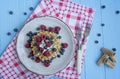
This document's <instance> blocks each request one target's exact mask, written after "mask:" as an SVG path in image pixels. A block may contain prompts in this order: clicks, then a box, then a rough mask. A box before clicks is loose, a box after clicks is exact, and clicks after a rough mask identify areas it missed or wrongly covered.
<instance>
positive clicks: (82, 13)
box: [0, 0, 93, 79]
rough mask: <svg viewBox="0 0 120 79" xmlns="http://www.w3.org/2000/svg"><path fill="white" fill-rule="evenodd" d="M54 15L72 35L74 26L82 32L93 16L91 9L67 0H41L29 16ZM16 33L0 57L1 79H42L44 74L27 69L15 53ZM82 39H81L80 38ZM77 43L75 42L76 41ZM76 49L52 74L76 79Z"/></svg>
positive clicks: (74, 29) (65, 78)
mask: <svg viewBox="0 0 120 79" xmlns="http://www.w3.org/2000/svg"><path fill="white" fill-rule="evenodd" d="M46 15H47V16H54V17H56V18H59V19H61V20H63V21H64V22H65V23H66V24H67V25H68V26H69V27H70V28H71V30H72V32H73V34H74V37H75V36H76V35H75V34H76V29H77V28H76V26H77V25H79V27H80V30H81V31H82V34H84V29H85V25H86V23H89V24H91V23H92V18H93V9H92V8H88V7H86V6H82V5H80V4H76V3H74V2H70V1H69V0H42V1H41V2H40V4H38V6H37V8H36V9H35V10H34V12H33V13H32V15H31V16H30V18H29V19H28V21H29V20H30V19H33V18H35V17H39V16H46ZM16 39H17V35H16V36H15V37H14V39H13V40H12V41H11V43H10V44H9V46H8V47H7V49H6V50H5V52H4V53H3V55H2V56H1V58H0V77H2V78H3V79H13V78H14V79H33V78H34V79H43V78H44V76H41V75H38V74H35V73H33V72H31V71H29V70H27V69H26V68H25V67H24V66H23V65H22V64H21V62H20V60H19V58H18V56H17V53H16ZM81 41H82V39H81ZM76 44H77V43H76ZM84 55H85V51H84V52H83V53H82V57H81V61H82V63H81V67H82V65H83V62H84ZM75 60H76V51H75V56H74V58H73V59H72V61H71V63H70V64H69V65H68V66H67V67H66V68H65V69H64V70H62V71H60V72H58V73H56V74H54V76H56V77H59V78H63V79H78V78H80V75H81V74H77V71H76V66H75Z"/></svg>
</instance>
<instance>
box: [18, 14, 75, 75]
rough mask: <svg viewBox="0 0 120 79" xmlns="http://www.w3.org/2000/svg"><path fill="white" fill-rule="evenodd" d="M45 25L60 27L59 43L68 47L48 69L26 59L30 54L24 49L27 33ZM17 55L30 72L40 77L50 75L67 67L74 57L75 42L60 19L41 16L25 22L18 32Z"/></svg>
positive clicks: (68, 29)
mask: <svg viewBox="0 0 120 79" xmlns="http://www.w3.org/2000/svg"><path fill="white" fill-rule="evenodd" d="M42 24H44V25H46V26H47V27H55V26H60V27H61V30H60V33H59V34H60V36H62V39H61V42H67V43H68V47H67V48H66V49H65V52H64V55H62V56H61V57H60V58H56V59H54V60H53V61H52V63H51V65H50V66H49V67H45V66H44V65H43V63H36V62H35V61H33V60H31V59H30V58H28V54H29V52H30V50H29V49H27V48H25V44H26V43H27V39H28V37H27V36H26V34H27V33H28V32H29V31H33V32H35V31H36V28H37V27H39V26H40V25H42ZM16 49H17V54H18V57H19V59H20V61H21V63H22V64H23V65H24V66H25V67H26V68H27V69H28V70H30V71H32V72H34V73H37V74H41V75H52V74H55V73H57V72H59V71H61V70H63V69H65V68H66V67H67V65H68V64H69V63H70V61H71V60H72V58H73V56H74V51H75V42H74V37H73V33H72V31H71V30H70V28H69V27H68V26H67V24H65V23H64V22H63V21H61V20H60V19H57V18H55V17H51V16H41V17H38V18H35V19H32V20H31V21H29V22H27V23H26V24H25V25H24V27H23V28H22V29H21V31H20V32H19V35H18V38H17V44H16Z"/></svg>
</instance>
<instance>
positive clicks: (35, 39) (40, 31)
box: [25, 25, 68, 67]
mask: <svg viewBox="0 0 120 79" xmlns="http://www.w3.org/2000/svg"><path fill="white" fill-rule="evenodd" d="M36 30H37V31H36V32H32V31H30V32H29V33H27V36H28V37H29V39H28V40H27V43H26V44H25V47H26V48H28V49H29V50H31V52H30V53H29V56H28V57H29V58H31V59H32V60H34V61H35V62H37V63H39V62H42V63H43V64H44V66H45V67H49V66H50V63H51V62H52V60H53V59H55V58H56V57H58V58H60V56H61V55H63V54H64V52H65V49H66V48H67V47H68V43H61V41H60V40H61V39H62V36H60V35H59V32H60V30H61V28H60V27H59V26H56V27H54V28H53V27H48V28H47V27H46V26H45V25H40V27H38V28H36Z"/></svg>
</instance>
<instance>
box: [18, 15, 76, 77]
mask: <svg viewBox="0 0 120 79" xmlns="http://www.w3.org/2000/svg"><path fill="white" fill-rule="evenodd" d="M41 17H50V18H55V19H57V20H59V21H61V22H62V23H64V24H65V25H66V26H67V27H68V29H69V31H70V32H71V35H72V37H73V38H72V39H73V40H72V41H73V47H74V48H73V51H74V52H73V54H72V57H71V59H70V61H69V62H68V63H67V64H66V65H65V67H63V68H62V69H61V70H59V71H57V72H54V73H52V74H47V75H45V74H40V73H37V72H34V71H32V70H30V69H29V68H28V67H26V66H25V65H24V63H23V62H22V61H21V59H20V57H19V55H18V50H17V49H18V47H17V46H18V45H17V44H18V37H19V34H20V32H21V30H22V29H23V28H24V27H25V25H26V24H27V23H29V22H30V21H32V20H34V19H37V18H41ZM16 53H17V57H18V59H19V61H20V63H21V64H22V65H23V66H24V67H25V68H26V69H28V70H29V71H30V72H33V73H35V74H38V75H41V76H50V75H54V74H57V73H58V72H61V71H62V70H64V69H65V68H66V67H67V66H68V65H69V64H70V62H71V60H72V59H73V58H74V55H75V38H74V35H73V32H72V30H71V29H70V27H69V26H68V24H66V23H65V22H64V21H62V20H61V19H59V18H57V17H54V16H48V15H45V16H39V17H36V18H32V19H29V20H28V21H26V23H25V24H24V25H23V26H22V28H21V29H20V30H19V32H18V34H17V38H16Z"/></svg>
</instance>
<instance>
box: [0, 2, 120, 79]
mask: <svg viewBox="0 0 120 79" xmlns="http://www.w3.org/2000/svg"><path fill="white" fill-rule="evenodd" d="M71 1H74V2H76V3H79V4H82V5H86V6H88V7H92V8H94V10H95V14H94V21H93V27H92V30H91V34H90V39H89V42H88V45H87V52H86V56H85V63H84V66H83V70H82V77H81V79H119V78H120V75H119V74H120V61H119V58H120V55H119V53H120V42H119V41H120V36H119V33H120V31H119V29H120V5H119V2H120V0H71ZM39 2H40V0H0V55H2V53H3V52H4V50H5V48H6V47H7V45H8V44H9V43H10V41H11V40H12V39H13V37H14V36H15V34H16V33H17V32H18V31H19V29H20V28H21V26H22V25H23V24H24V23H25V21H26V19H27V18H28V17H29V16H30V15H31V13H32V11H33V10H34V8H35V7H36V6H37V4H38V3H39ZM102 47H106V48H108V49H110V50H114V51H115V52H116V58H117V63H116V66H115V68H114V69H111V68H109V67H108V66H106V65H103V66H101V67H99V66H98V65H97V61H98V59H99V58H100V57H101V55H102V53H101V51H100V49H101V48H102ZM54 78H55V77H51V78H50V79H54ZM56 79H57V78H56Z"/></svg>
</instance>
